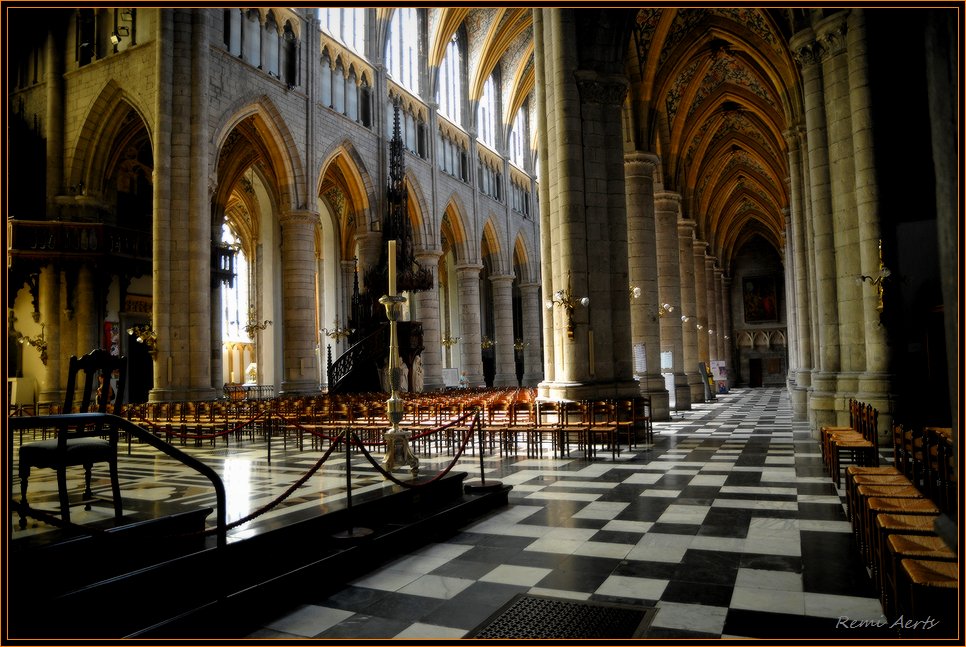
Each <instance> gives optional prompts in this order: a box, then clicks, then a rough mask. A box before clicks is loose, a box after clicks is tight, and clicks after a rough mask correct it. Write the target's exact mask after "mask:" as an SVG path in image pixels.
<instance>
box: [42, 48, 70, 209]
mask: <svg viewBox="0 0 966 647" xmlns="http://www.w3.org/2000/svg"><path fill="white" fill-rule="evenodd" d="M61 44H62V43H61V37H60V36H59V34H58V33H57V30H55V29H50V30H48V32H47V43H46V47H45V51H44V54H45V58H46V61H45V63H46V68H47V69H46V77H47V78H46V85H47V87H46V90H47V97H46V108H47V113H46V116H47V123H46V124H44V125H45V126H46V130H45V134H46V145H47V204H48V205H49V206H48V208H50V206H52V205H51V202H52V201H53V198H54V196H58V195H60V194H61V193H63V191H64V188H65V187H64V166H63V165H64V68H65V65H64V52H65V48H64V47H62V46H61ZM50 211H51V213H55V210H54V209H50Z"/></svg>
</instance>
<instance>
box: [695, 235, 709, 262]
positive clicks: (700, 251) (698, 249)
mask: <svg viewBox="0 0 966 647" xmlns="http://www.w3.org/2000/svg"><path fill="white" fill-rule="evenodd" d="M691 244H692V245H693V246H694V255H695V256H699V257H701V258H704V256H705V254H706V252H707V251H708V243H706V242H704V241H703V240H701V239H700V238H695V239H694V242H692V243H691Z"/></svg>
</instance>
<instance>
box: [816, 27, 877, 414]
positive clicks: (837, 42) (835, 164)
mask: <svg viewBox="0 0 966 647" xmlns="http://www.w3.org/2000/svg"><path fill="white" fill-rule="evenodd" d="M847 13H848V12H847V11H843V12H839V13H836V14H834V15H832V16H829V17H827V18H825V19H823V20H822V21H821V22H820V23H818V25H816V27H815V31H816V35H817V37H818V40H819V43H820V44H821V45H822V46H823V47H824V52H825V56H824V57H823V58H822V80H823V83H824V92H825V123H826V125H827V128H828V141H829V145H828V159H829V177H830V189H831V204H832V223H833V225H832V227H833V235H832V238H833V241H834V245H835V256H834V258H835V280H836V296H837V306H838V308H837V312H838V324H839V369H838V375H836V383H835V402H834V405H833V407H834V410H835V412H836V416H837V417H841V418H842V419H843V420H845V418H846V417H847V411H848V399H849V398H850V397H853V396H855V395H856V393H858V388H859V384H858V377H859V375H860V374H861V373H862V372H863V371H865V343H864V341H863V339H862V337H863V327H864V326H863V317H864V313H863V305H862V294H863V287H864V286H862V285H859V284H857V283H856V280H855V279H856V277H858V276H859V275H860V274H862V273H863V272H862V267H861V264H860V258H859V256H860V254H856V253H855V250H856V241H857V240H858V239H859V231H858V226H859V223H858V219H857V217H856V212H855V161H854V157H853V151H852V125H851V123H852V110H851V107H850V104H849V79H848V66H849V60H848V59H849V57H850V56H851V52H848V51H847V50H846V31H847V30H846V16H847Z"/></svg>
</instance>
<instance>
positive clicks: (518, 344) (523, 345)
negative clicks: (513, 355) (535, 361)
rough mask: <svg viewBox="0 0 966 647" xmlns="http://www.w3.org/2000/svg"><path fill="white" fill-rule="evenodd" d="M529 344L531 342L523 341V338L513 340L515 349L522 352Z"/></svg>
mask: <svg viewBox="0 0 966 647" xmlns="http://www.w3.org/2000/svg"><path fill="white" fill-rule="evenodd" d="M529 345H530V342H528V341H523V340H522V339H520V338H519V337H517V339H516V340H515V341H514V342H513V350H515V351H517V352H518V353H520V352H523V350H524V349H525V348H526V347H527V346H529Z"/></svg>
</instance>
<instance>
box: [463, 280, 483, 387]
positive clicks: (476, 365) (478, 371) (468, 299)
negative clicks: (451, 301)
mask: <svg viewBox="0 0 966 647" xmlns="http://www.w3.org/2000/svg"><path fill="white" fill-rule="evenodd" d="M482 269H483V266H482V265H480V264H479V263H462V264H460V265H457V266H456V276H457V279H456V280H457V281H458V286H459V308H460V330H461V331H462V334H461V337H462V339H461V340H460V341H461V343H460V353H461V360H460V365H461V366H462V367H463V372H464V373H466V380H467V383H468V384H469V385H470V386H479V385H481V384H483V357H482V356H481V355H480V270H482Z"/></svg>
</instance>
